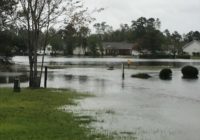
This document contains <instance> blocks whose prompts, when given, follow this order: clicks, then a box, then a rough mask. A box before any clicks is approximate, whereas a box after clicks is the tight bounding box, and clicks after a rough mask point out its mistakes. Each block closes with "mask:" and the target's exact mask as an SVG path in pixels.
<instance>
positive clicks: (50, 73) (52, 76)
mask: <svg viewBox="0 0 200 140" xmlns="http://www.w3.org/2000/svg"><path fill="white" fill-rule="evenodd" d="M54 77H55V75H54V74H53V72H48V75H47V79H48V81H53V80H54Z"/></svg>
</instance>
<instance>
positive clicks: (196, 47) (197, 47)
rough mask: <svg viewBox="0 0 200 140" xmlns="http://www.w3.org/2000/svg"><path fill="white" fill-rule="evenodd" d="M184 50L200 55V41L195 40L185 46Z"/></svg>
mask: <svg viewBox="0 0 200 140" xmlns="http://www.w3.org/2000/svg"><path fill="white" fill-rule="evenodd" d="M183 52H184V53H186V54H189V55H191V56H200V41H197V40H193V41H192V42H190V43H188V44H186V45H185V46H183Z"/></svg>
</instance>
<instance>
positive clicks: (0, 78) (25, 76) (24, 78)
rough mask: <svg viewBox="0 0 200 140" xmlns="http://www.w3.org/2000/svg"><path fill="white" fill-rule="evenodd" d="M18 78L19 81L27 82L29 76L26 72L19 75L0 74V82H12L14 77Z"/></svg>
mask: <svg viewBox="0 0 200 140" xmlns="http://www.w3.org/2000/svg"><path fill="white" fill-rule="evenodd" d="M16 77H17V78H19V79H20V82H28V80H29V77H28V74H23V75H19V76H9V75H7V76H0V84H10V83H14V79H15V78H16Z"/></svg>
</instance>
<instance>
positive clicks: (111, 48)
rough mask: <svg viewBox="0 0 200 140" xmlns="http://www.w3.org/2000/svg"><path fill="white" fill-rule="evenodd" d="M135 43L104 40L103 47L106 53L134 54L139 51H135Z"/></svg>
mask: <svg viewBox="0 0 200 140" xmlns="http://www.w3.org/2000/svg"><path fill="white" fill-rule="evenodd" d="M133 46H134V44H133V43H126V42H104V43H103V49H104V54H105V55H133V53H135V54H138V52H136V51H133Z"/></svg>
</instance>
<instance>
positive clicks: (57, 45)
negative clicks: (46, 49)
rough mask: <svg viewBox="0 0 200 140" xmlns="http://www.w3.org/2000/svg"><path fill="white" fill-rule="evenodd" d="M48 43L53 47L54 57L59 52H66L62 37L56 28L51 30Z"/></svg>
mask: <svg viewBox="0 0 200 140" xmlns="http://www.w3.org/2000/svg"><path fill="white" fill-rule="evenodd" d="M48 43H49V44H50V45H51V46H52V53H53V55H56V54H57V51H63V50H64V48H63V39H62V35H61V34H59V32H58V31H56V30H55V29H54V28H50V30H49V37H48Z"/></svg>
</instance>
